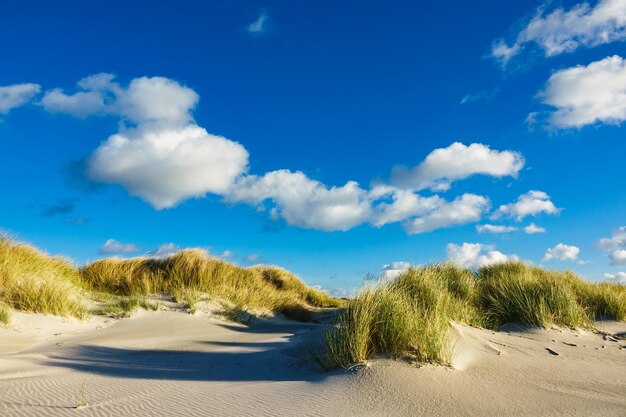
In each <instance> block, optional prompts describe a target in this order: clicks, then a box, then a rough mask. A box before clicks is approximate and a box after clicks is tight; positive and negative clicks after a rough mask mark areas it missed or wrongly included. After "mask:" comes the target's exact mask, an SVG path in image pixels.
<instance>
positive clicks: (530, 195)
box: [491, 190, 561, 221]
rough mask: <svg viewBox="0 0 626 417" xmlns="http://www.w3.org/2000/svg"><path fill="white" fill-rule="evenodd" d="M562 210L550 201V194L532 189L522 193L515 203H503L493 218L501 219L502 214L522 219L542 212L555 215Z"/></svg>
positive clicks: (518, 219)
mask: <svg viewBox="0 0 626 417" xmlns="http://www.w3.org/2000/svg"><path fill="white" fill-rule="evenodd" d="M560 211H561V209H559V208H557V207H556V206H555V205H554V203H552V201H550V196H549V195H548V194H546V193H545V192H543V191H537V190H531V191H529V192H527V193H526V194H522V195H520V196H519V197H518V198H517V201H515V202H514V203H510V204H504V205H501V206H500V207H499V208H498V210H496V211H495V213H494V214H493V215H492V216H491V218H492V219H499V218H500V217H502V216H509V217H513V218H515V220H517V221H520V220H522V219H523V218H524V217H526V216H536V215H537V214H540V213H546V214H551V215H555V214H558V213H559V212H560Z"/></svg>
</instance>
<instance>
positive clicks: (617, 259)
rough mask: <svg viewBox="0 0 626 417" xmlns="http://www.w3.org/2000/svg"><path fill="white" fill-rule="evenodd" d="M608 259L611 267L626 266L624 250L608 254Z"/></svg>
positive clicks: (625, 252)
mask: <svg viewBox="0 0 626 417" xmlns="http://www.w3.org/2000/svg"><path fill="white" fill-rule="evenodd" d="M609 259H610V260H611V265H620V266H624V265H626V250H624V249H618V250H616V251H613V252H611V253H610V254H609Z"/></svg>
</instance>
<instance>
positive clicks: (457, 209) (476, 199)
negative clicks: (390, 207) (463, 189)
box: [404, 194, 489, 235]
mask: <svg viewBox="0 0 626 417" xmlns="http://www.w3.org/2000/svg"><path fill="white" fill-rule="evenodd" d="M487 210H489V200H488V199H486V198H485V197H483V196H480V195H476V194H463V195H462V196H460V197H457V198H456V199H454V200H453V201H451V202H445V203H443V204H442V205H440V206H439V207H437V208H436V209H434V210H433V211H431V212H430V213H428V214H426V215H424V216H421V217H417V218H415V219H412V220H409V221H407V222H406V223H405V224H404V229H405V230H406V231H407V233H409V234H411V235H413V234H418V233H424V232H430V231H432V230H435V229H439V228H442V227H450V226H457V225H462V224H467V223H472V222H477V221H479V220H480V218H481V217H482V214H483V213H484V212H486V211H487Z"/></svg>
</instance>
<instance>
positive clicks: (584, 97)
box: [540, 55, 626, 128]
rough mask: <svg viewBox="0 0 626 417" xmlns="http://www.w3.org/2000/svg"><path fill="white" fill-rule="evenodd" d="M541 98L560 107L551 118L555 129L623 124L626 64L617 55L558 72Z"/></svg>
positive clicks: (549, 80)
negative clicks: (598, 124) (600, 124)
mask: <svg viewBox="0 0 626 417" xmlns="http://www.w3.org/2000/svg"><path fill="white" fill-rule="evenodd" d="M540 97H542V100H543V102H544V103H545V104H547V105H549V106H552V107H554V108H556V110H554V111H552V112H551V113H550V116H549V118H548V122H549V124H550V125H551V126H553V127H556V128H580V127H583V126H586V125H590V124H594V123H606V124H620V123H621V122H623V121H624V120H626V61H625V60H624V59H623V58H622V57H620V56H617V55H615V56H611V57H607V58H604V59H602V60H600V61H596V62H592V63H590V64H589V65H587V66H584V65H578V66H575V67H571V68H566V69H563V70H560V71H557V72H555V73H554V74H552V76H551V77H550V78H549V79H548V82H547V83H546V87H545V89H544V90H543V91H542V92H541V93H540Z"/></svg>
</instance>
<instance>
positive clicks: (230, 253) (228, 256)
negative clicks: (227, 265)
mask: <svg viewBox="0 0 626 417" xmlns="http://www.w3.org/2000/svg"><path fill="white" fill-rule="evenodd" d="M234 256H235V252H233V251H232V250H228V249H226V250H225V251H224V252H222V253H221V254H220V256H219V257H220V258H222V259H231V258H233V257H234Z"/></svg>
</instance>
